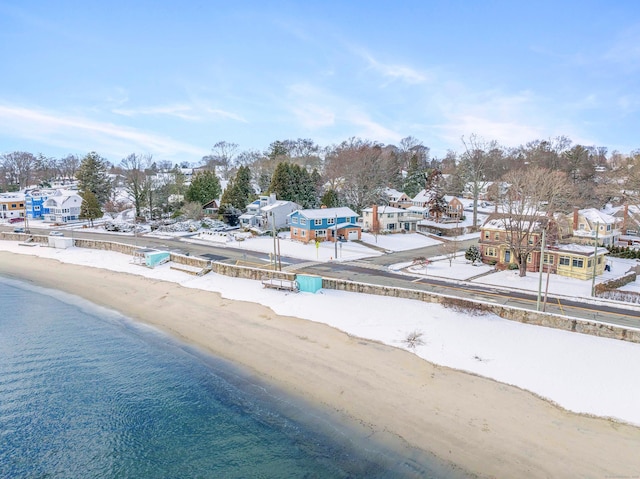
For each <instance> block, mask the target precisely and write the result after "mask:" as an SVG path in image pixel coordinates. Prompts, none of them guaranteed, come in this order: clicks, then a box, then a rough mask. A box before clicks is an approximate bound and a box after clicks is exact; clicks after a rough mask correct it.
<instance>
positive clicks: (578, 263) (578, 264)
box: [571, 258, 584, 268]
mask: <svg viewBox="0 0 640 479" xmlns="http://www.w3.org/2000/svg"><path fill="white" fill-rule="evenodd" d="M571 266H573V267H574V268H584V259H582V258H573V261H572V262H571Z"/></svg>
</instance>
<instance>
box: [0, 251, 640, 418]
mask: <svg viewBox="0 0 640 479" xmlns="http://www.w3.org/2000/svg"><path fill="white" fill-rule="evenodd" d="M0 250H5V251H11V252H15V253H20V254H32V255H38V256H43V257H49V258H55V259H57V260H59V261H62V262H67V263H74V264H81V265H87V266H92V267H98V268H104V269H110V270H114V271H124V272H129V273H133V274H138V275H141V276H146V277H150V278H157V279H161V280H166V281H173V282H177V283H180V284H182V285H184V286H186V287H192V288H199V289H204V290H211V291H218V292H220V293H221V294H222V295H223V296H224V297H226V298H229V299H238V300H244V301H253V302H258V303H261V304H264V305H266V306H269V307H271V308H272V309H273V310H274V311H275V312H276V313H278V314H283V315H289V316H297V317H300V318H303V319H308V320H312V321H317V322H323V323H327V324H330V325H331V326H334V327H336V328H338V329H341V330H343V331H345V332H347V333H349V334H352V335H354V336H358V337H362V338H368V339H372V340H377V341H381V342H384V343H386V344H389V345H392V346H396V347H400V348H407V347H408V346H407V344H406V342H405V340H406V338H407V336H408V335H409V334H410V333H412V332H417V333H418V334H422V336H421V339H422V340H423V342H424V344H422V345H417V346H416V347H415V348H414V349H411V350H412V351H413V352H415V354H417V355H418V356H419V357H421V358H424V359H426V360H429V361H432V362H434V363H437V364H441V365H445V366H449V367H452V368H457V369H462V370H465V371H470V372H473V373H476V374H479V375H482V376H486V377H490V378H494V379H496V380H498V381H502V382H505V383H508V384H513V385H516V386H519V387H521V388H523V389H526V390H529V391H532V392H535V393H536V394H539V395H540V396H543V397H546V398H548V399H550V400H552V401H554V402H556V403H558V404H560V405H561V406H563V407H565V408H567V409H570V410H572V411H576V412H582V413H588V414H593V415H598V416H607V417H613V418H617V419H619V420H622V421H626V422H630V423H633V424H636V425H640V407H638V404H640V375H638V374H637V371H636V365H637V364H640V344H633V343H628V342H623V341H616V340H612V339H604V338H598V337H594V336H588V335H582V334H577V333H570V332H566V331H559V330H555V329H549V328H544V327H538V326H530V325H525V324H521V323H517V322H512V321H508V320H504V319H501V318H499V317H497V316H494V315H485V316H470V315H468V314H464V313H460V312H456V311H453V310H450V309H446V308H444V307H442V306H440V305H436V304H430V303H422V302H418V301H412V300H405V299H397V298H387V297H380V296H367V298H366V302H365V301H363V297H362V295H359V294H356V293H347V292H343V291H333V290H320V291H319V292H318V293H316V294H311V293H298V294H294V293H284V292H280V291H274V290H271V289H263V288H262V287H261V284H260V282H258V281H251V280H243V279H237V278H229V277H225V276H220V275H216V274H213V273H210V274H208V275H205V276H202V277H195V276H193V275H189V274H186V273H182V272H179V271H175V270H171V269H170V266H169V264H165V265H161V266H159V267H157V268H155V269H148V268H146V267H143V266H139V265H135V264H132V263H131V257H129V256H126V255H123V254H119V253H113V252H107V251H96V250H88V249H83V248H69V249H66V250H63V249H53V248H48V247H42V246H35V247H26V246H20V245H19V243H18V242H13V241H0ZM446 267H448V265H447V266H446ZM512 280H513V278H512ZM363 304H366V305H367V307H366V310H363V308H362V305H363ZM398 311H401V312H402V314H398ZM470 393H472V392H471V391H470Z"/></svg>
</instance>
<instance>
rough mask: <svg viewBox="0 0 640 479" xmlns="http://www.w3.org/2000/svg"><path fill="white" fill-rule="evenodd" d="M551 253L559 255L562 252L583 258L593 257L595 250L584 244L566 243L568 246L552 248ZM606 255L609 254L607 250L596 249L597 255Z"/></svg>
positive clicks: (560, 245) (562, 245)
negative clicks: (554, 252)
mask: <svg viewBox="0 0 640 479" xmlns="http://www.w3.org/2000/svg"><path fill="white" fill-rule="evenodd" d="M553 251H558V252H560V253H562V252H566V253H574V254H580V255H583V256H593V254H594V253H595V248H594V247H593V246H588V245H584V244H574V243H568V244H559V245H558V246H557V247H556V248H553ZM607 253H609V250H608V249H607V248H601V247H598V254H607Z"/></svg>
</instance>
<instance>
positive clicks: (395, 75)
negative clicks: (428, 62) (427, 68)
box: [359, 52, 431, 85]
mask: <svg viewBox="0 0 640 479" xmlns="http://www.w3.org/2000/svg"><path fill="white" fill-rule="evenodd" d="M359 55H360V56H361V57H362V58H364V59H365V60H366V61H367V63H368V64H369V67H371V68H372V69H374V70H376V71H377V72H379V73H381V74H382V75H383V76H384V77H387V78H391V79H392V80H401V81H403V82H406V83H409V84H412V85H415V84H419V83H425V82H427V81H428V80H430V79H431V78H430V77H431V75H427V74H425V73H422V72H420V71H418V70H416V69H415V68H412V67H410V66H407V65H399V64H392V63H382V62H380V61H378V60H377V59H376V58H374V57H373V55H371V54H370V53H367V52H359Z"/></svg>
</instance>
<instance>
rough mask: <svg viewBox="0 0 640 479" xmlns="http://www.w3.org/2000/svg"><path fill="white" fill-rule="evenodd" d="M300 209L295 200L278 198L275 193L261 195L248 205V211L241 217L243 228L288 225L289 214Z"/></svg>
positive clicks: (266, 227) (270, 227) (281, 226)
mask: <svg viewBox="0 0 640 479" xmlns="http://www.w3.org/2000/svg"><path fill="white" fill-rule="evenodd" d="M299 209H300V205H298V204H297V203H294V202H293V201H285V200H277V199H276V195H275V193H272V194H271V195H269V196H260V197H258V199H257V200H255V201H254V202H252V203H251V204H248V205H247V211H246V213H244V214H242V215H241V216H240V218H239V220H240V226H242V227H243V228H261V229H269V230H270V229H273V227H274V222H275V228H276V229H279V228H283V227H285V226H287V216H288V215H289V214H290V213H293V212H294V211H296V210H299Z"/></svg>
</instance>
